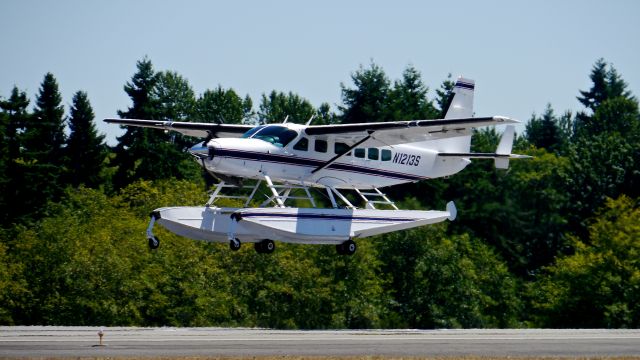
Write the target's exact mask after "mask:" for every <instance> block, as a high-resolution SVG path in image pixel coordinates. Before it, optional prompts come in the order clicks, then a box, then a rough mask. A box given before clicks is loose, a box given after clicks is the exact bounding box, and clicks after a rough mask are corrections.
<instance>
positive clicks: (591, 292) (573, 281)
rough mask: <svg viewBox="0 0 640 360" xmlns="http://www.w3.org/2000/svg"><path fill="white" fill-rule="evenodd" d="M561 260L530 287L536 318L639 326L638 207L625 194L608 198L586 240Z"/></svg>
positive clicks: (559, 323) (554, 323) (555, 323)
mask: <svg viewBox="0 0 640 360" xmlns="http://www.w3.org/2000/svg"><path fill="white" fill-rule="evenodd" d="M573 241H574V247H575V254H573V255H570V256H566V257H563V258H560V259H558V261H557V262H556V263H555V264H554V265H553V266H550V267H548V268H547V269H546V272H545V273H544V274H543V275H541V276H540V279H539V280H538V281H536V282H535V283H531V284H530V286H529V293H530V294H531V296H532V298H533V301H532V304H533V308H534V310H535V313H536V314H539V315H538V316H539V317H538V318H536V319H535V320H536V321H537V323H538V324H540V325H542V326H551V327H571V328H576V327H589V328H593V327H597V328H601V327H606V328H619V327H624V328H637V327H638V326H640V305H639V302H638V300H639V294H640V292H639V291H638V289H640V260H639V255H640V208H639V207H638V206H637V204H636V202H635V201H634V200H631V199H630V198H628V197H625V196H622V197H620V198H618V199H617V200H611V199H609V200H607V202H606V205H605V208H604V209H603V210H602V212H600V213H599V214H598V215H597V217H596V218H595V219H594V222H593V223H592V224H591V225H590V226H589V237H588V242H583V241H581V240H580V239H578V238H573Z"/></svg>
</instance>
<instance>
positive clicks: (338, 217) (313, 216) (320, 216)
mask: <svg viewBox="0 0 640 360" xmlns="http://www.w3.org/2000/svg"><path fill="white" fill-rule="evenodd" d="M239 214H240V216H241V217H243V218H245V217H281V218H299V219H300V218H302V219H319V220H348V221H353V220H371V221H400V222H408V221H418V220H420V219H411V218H382V217H368V216H351V215H325V214H280V213H245V212H242V213H239Z"/></svg>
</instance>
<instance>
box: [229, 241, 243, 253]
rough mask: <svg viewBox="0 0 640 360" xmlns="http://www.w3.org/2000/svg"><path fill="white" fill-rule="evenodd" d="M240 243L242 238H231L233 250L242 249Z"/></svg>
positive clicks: (230, 243)
mask: <svg viewBox="0 0 640 360" xmlns="http://www.w3.org/2000/svg"><path fill="white" fill-rule="evenodd" d="M240 245H242V244H241V243H240V240H238V239H236V240H235V241H233V240H231V241H229V249H231V250H232V251H238V250H240Z"/></svg>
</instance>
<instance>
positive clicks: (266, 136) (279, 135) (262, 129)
mask: <svg viewBox="0 0 640 360" xmlns="http://www.w3.org/2000/svg"><path fill="white" fill-rule="evenodd" d="M254 130H255V131H254ZM252 131H253V133H251V132H252ZM250 133H251V134H250ZM297 136H298V133H297V132H296V131H295V130H291V129H289V128H287V127H285V126H277V125H265V126H258V127H257V128H255V129H251V130H249V131H248V132H246V133H245V134H244V135H242V137H250V138H252V139H260V140H263V141H266V142H268V143H272V144H273V145H275V146H278V147H285V146H287V144H289V143H290V142H291V140H293V139H295V138H296V137H297Z"/></svg>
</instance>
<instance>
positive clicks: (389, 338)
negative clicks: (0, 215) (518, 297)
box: [0, 326, 640, 357]
mask: <svg viewBox="0 0 640 360" xmlns="http://www.w3.org/2000/svg"><path fill="white" fill-rule="evenodd" d="M99 330H100V328H98V327H54V326H36V327H32V326H27V327H20V326H19V327H0V357H92V356H99V357H120V356H123V357H124V356H126V357H131V356H156V357H157V356H163V357H174V356H175V357H179V356H229V357H236V356H238V357H252V356H281V355H293V356H296V355H297V356H321V355H326V356H358V355H388V356H443V357H445V356H446V357H449V356H510V357H521V356H522V357H524V356H526V357H548V356H574V357H593V356H640V330H548V329H544V330H543V329H519V330H336V331H286V330H267V329H224V328H123V327H110V328H103V329H102V331H103V339H102V341H103V346H99V337H98V332H99Z"/></svg>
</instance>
